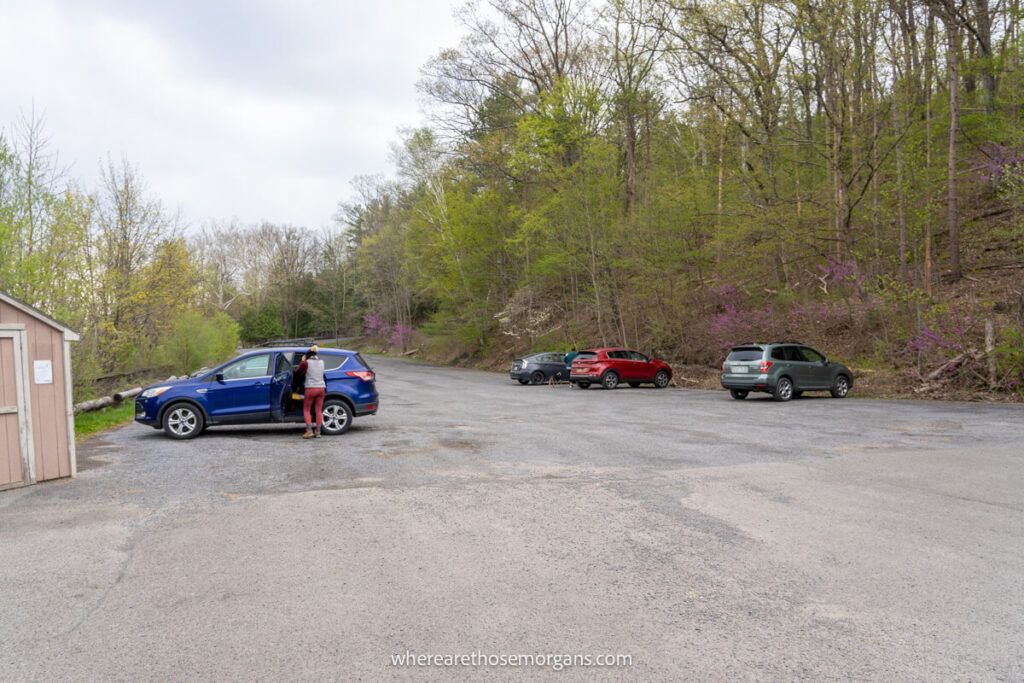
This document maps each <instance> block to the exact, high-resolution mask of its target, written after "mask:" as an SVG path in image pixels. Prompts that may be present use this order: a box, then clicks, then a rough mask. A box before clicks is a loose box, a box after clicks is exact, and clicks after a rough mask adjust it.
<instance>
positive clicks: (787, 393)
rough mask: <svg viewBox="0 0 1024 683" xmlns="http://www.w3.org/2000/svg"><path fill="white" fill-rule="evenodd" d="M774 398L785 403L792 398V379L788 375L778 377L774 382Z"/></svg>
mask: <svg viewBox="0 0 1024 683" xmlns="http://www.w3.org/2000/svg"><path fill="white" fill-rule="evenodd" d="M774 396H775V400H776V401H779V402H780V403H785V402H786V401H789V400H790V399H792V398H793V380H791V379H790V378H788V377H780V378H779V381H778V382H776V383H775V391H774Z"/></svg>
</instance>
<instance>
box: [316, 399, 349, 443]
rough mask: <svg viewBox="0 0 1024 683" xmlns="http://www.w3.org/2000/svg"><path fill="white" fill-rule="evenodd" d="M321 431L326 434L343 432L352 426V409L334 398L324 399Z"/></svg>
mask: <svg viewBox="0 0 1024 683" xmlns="http://www.w3.org/2000/svg"><path fill="white" fill-rule="evenodd" d="M323 414H324V425H323V433H324V434H327V435H328V436H338V435H340V434H344V433H345V432H347V431H348V430H349V429H350V428H351V427H352V409H351V408H349V406H348V404H347V403H345V402H344V401H341V400H339V399H336V398H329V399H327V400H326V401H324V408H323Z"/></svg>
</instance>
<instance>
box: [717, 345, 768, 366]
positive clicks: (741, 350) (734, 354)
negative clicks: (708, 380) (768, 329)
mask: <svg viewBox="0 0 1024 683" xmlns="http://www.w3.org/2000/svg"><path fill="white" fill-rule="evenodd" d="M763 353H764V351H762V350H761V349H760V348H758V347H756V346H739V347H736V348H735V349H733V350H732V351H730V352H729V357H728V358H726V360H728V361H733V362H735V363H742V362H744V361H752V360H761V356H762V354H763Z"/></svg>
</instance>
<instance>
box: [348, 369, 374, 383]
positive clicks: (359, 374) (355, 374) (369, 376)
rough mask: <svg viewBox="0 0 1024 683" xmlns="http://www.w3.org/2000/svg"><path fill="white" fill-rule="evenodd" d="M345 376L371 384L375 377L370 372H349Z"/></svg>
mask: <svg viewBox="0 0 1024 683" xmlns="http://www.w3.org/2000/svg"><path fill="white" fill-rule="evenodd" d="M345 374H346V375H348V376H349V377H358V378H359V379H361V380H363V381H364V382H372V381H373V378H374V377H375V375H374V374H373V371H372V370H349V371H348V372H346V373H345Z"/></svg>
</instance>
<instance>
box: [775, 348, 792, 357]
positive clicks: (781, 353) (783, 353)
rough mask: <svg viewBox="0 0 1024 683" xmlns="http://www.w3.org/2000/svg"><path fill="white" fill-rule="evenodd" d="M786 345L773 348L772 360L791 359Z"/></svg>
mask: <svg viewBox="0 0 1024 683" xmlns="http://www.w3.org/2000/svg"><path fill="white" fill-rule="evenodd" d="M786 348H787V347H785V346H776V347H775V348H773V349H772V360H791V359H790V358H789V356H787V354H786Z"/></svg>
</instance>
